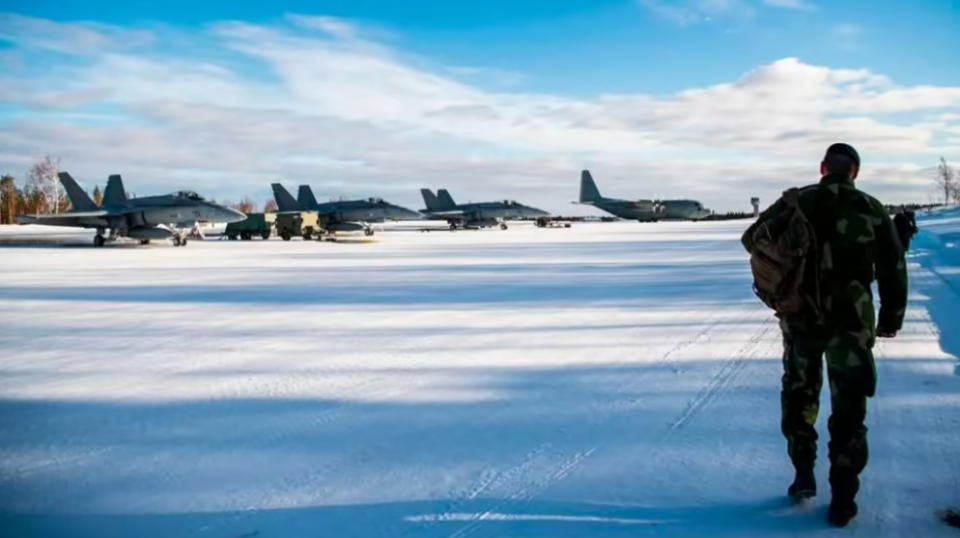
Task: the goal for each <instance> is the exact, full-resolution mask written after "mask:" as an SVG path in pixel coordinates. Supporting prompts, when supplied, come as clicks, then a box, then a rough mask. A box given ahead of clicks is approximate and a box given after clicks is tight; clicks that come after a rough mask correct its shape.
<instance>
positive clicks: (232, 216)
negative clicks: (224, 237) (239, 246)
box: [220, 207, 247, 223]
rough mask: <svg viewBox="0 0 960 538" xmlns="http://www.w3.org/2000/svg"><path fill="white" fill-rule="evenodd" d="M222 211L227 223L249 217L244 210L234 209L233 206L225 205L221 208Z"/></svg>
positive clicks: (223, 218) (224, 220)
mask: <svg viewBox="0 0 960 538" xmlns="http://www.w3.org/2000/svg"><path fill="white" fill-rule="evenodd" d="M220 213H221V214H222V215H223V217H222V220H223V222H226V223H231V222H240V221H243V220H246V219H247V216H246V215H244V214H243V212H241V211H238V210H236V209H233V208H232V207H224V208H223V209H221V210H220Z"/></svg>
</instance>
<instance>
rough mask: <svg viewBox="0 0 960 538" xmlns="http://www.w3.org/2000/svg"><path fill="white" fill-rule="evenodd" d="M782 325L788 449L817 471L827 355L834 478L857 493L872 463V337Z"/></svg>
mask: <svg viewBox="0 0 960 538" xmlns="http://www.w3.org/2000/svg"><path fill="white" fill-rule="evenodd" d="M780 326H781V329H782V330H783V379H782V388H781V392H780V409H781V421H780V429H781V431H782V433H783V436H784V438H786V440H787V453H788V454H789V455H790V460H791V461H792V462H793V465H794V467H795V468H797V469H800V470H812V469H813V466H814V464H815V463H816V460H817V438H818V436H817V430H816V423H817V417H818V416H819V414H820V389H821V387H822V386H823V356H824V355H826V359H827V360H826V363H827V378H828V380H829V387H830V404H831V405H830V406H831V409H832V413H831V415H830V419H829V420H828V422H827V428H828V430H829V432H830V444H829V448H828V450H829V459H830V483H831V485H832V487H833V490H834V495H836V494H837V493H838V492H839V493H841V494H843V495H847V496H849V498H851V499H852V498H853V497H854V496H855V495H856V493H857V491H858V490H859V486H860V482H859V478H858V477H859V475H860V473H861V472H862V471H863V469H864V468H865V467H866V465H867V459H868V456H869V451H868V445H867V427H866V426H865V425H864V420H865V419H866V416H867V397H868V395H872V394H873V393H874V391H875V389H876V383H877V373H876V367H875V363H874V359H873V352H872V348H873V340H872V339H871V340H870V341H868V342H866V343H864V342H863V341H862V335H861V334H858V333H849V332H839V333H834V334H832V335H831V334H828V333H827V332H820V331H814V332H800V333H796V332H793V331H794V327H791V326H790V324H789V323H788V322H787V321H785V320H781V321H780Z"/></svg>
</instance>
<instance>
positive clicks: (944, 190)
mask: <svg viewBox="0 0 960 538" xmlns="http://www.w3.org/2000/svg"><path fill="white" fill-rule="evenodd" d="M934 181H935V182H936V183H937V192H939V193H941V194H943V203H944V204H945V205H946V204H949V203H950V201H951V200H954V201H955V200H956V199H957V188H958V186H957V177H956V172H955V171H954V169H953V168H952V167H951V166H950V165H948V164H947V160H946V159H944V158H943V157H940V165H939V166H937V175H936V177H935V178H934Z"/></svg>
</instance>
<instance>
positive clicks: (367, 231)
mask: <svg viewBox="0 0 960 538" xmlns="http://www.w3.org/2000/svg"><path fill="white" fill-rule="evenodd" d="M363 235H365V236H367V237H369V236H371V235H373V228H364V230H363Z"/></svg>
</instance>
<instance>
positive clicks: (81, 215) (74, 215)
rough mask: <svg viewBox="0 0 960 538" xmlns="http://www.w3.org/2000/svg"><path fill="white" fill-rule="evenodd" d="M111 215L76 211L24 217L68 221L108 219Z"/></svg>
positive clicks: (103, 212)
mask: <svg viewBox="0 0 960 538" xmlns="http://www.w3.org/2000/svg"><path fill="white" fill-rule="evenodd" d="M109 214H110V213H109V212H107V211H102V210H101V211H75V212H69V211H68V212H67V213H56V214H54V213H49V214H37V215H23V216H24V217H28V218H31V219H34V220H59V219H63V220H67V219H95V218H99V217H106V216H107V215H109Z"/></svg>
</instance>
